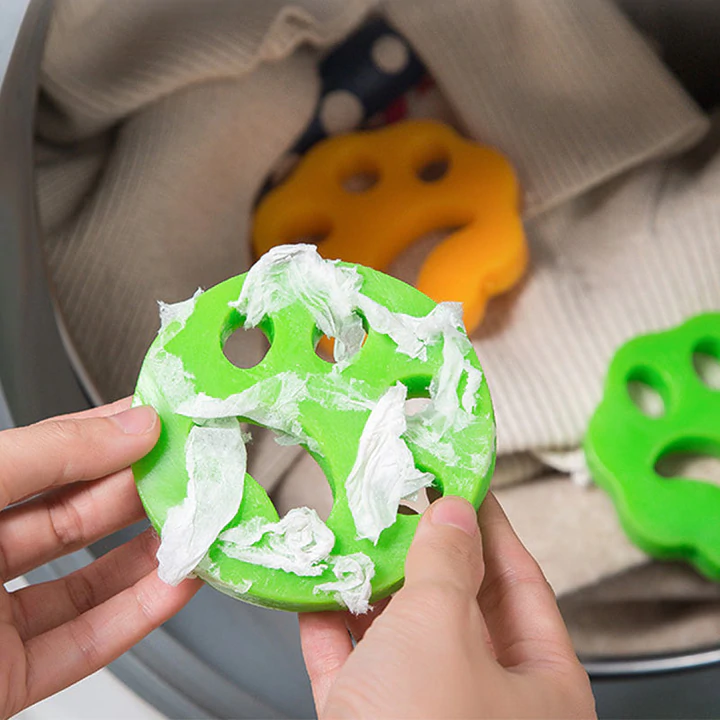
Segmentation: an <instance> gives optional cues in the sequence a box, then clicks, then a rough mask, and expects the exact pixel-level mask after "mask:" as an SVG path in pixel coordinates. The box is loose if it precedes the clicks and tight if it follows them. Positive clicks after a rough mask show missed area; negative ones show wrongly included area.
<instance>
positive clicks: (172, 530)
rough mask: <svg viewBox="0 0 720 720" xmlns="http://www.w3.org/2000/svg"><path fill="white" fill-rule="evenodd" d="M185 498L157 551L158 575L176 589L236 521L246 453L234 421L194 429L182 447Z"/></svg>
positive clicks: (170, 512) (174, 511)
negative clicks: (185, 480)
mask: <svg viewBox="0 0 720 720" xmlns="http://www.w3.org/2000/svg"><path fill="white" fill-rule="evenodd" d="M185 466H186V469H187V474H188V484H187V495H186V497H185V499H184V500H183V501H182V503H180V504H179V505H176V506H175V507H172V508H170V510H168V514H167V517H166V519H165V524H164V525H163V528H162V532H161V542H160V548H159V549H158V552H157V558H158V563H159V567H158V575H159V576H160V579H161V580H163V581H164V582H166V583H168V584H170V585H177V584H178V583H179V582H181V581H182V580H183V579H184V578H185V577H187V576H188V575H189V574H190V573H191V572H192V571H193V570H194V569H195V567H196V566H197V564H198V563H199V562H200V560H202V558H203V557H204V556H205V554H206V553H207V551H208V550H209V549H210V546H211V545H212V544H213V543H214V542H215V539H216V538H217V536H218V534H219V533H220V532H221V531H222V529H223V528H224V527H225V526H226V525H227V524H228V523H229V522H230V521H231V520H232V519H233V518H234V517H235V515H236V513H237V511H238V509H239V508H240V503H241V502H242V497H243V489H244V487H245V469H246V467H247V452H246V449H245V438H244V437H243V433H242V430H241V428H240V423H239V422H238V421H237V420H236V419H235V418H225V419H222V420H210V421H208V423H207V424H206V425H204V426H195V427H193V428H192V430H191V431H190V434H189V435H188V438H187V441H186V443H185Z"/></svg>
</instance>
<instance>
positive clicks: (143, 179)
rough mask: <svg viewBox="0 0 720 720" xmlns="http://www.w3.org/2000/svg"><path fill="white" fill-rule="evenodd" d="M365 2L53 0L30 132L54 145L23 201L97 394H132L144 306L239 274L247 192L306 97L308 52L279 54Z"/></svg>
mask: <svg viewBox="0 0 720 720" xmlns="http://www.w3.org/2000/svg"><path fill="white" fill-rule="evenodd" d="M370 4H371V2H369V1H367V0H352V2H345V3H342V4H338V3H334V2H331V1H330V0H328V1H325V2H323V1H322V0H316V1H315V2H311V1H308V2H307V3H305V4H304V6H300V5H294V6H286V5H285V3H283V2H279V1H278V0H275V1H274V2H268V1H263V2H259V3H238V2H235V1H234V0H211V1H210V2H204V3H201V4H198V3H197V2H195V0H186V1H183V0H181V1H180V2H177V1H176V0H162V1H158V2H152V3H146V2H144V1H142V0H128V1H127V2H126V1H125V0H124V1H123V2H119V3H116V2H104V1H103V0H68V1H67V2H63V3H59V4H58V5H57V7H56V11H55V14H54V17H53V21H52V24H51V28H50V34H49V39H48V45H47V51H46V56H45V61H44V63H43V89H44V91H45V92H46V93H47V96H48V99H47V101H46V102H45V103H44V104H43V106H42V107H41V112H40V114H39V116H38V123H37V126H38V129H37V136H38V138H39V140H40V144H41V147H43V146H48V145H49V144H50V143H52V144H53V145H54V146H56V145H58V144H60V149H59V150H55V151H54V152H53V153H52V155H53V157H48V156H49V155H50V153H49V152H46V153H44V154H43V155H42V156H41V157H40V162H39V165H38V195H39V202H40V210H41V216H42V219H43V222H44V224H45V226H46V233H45V247H46V252H47V259H48V265H49V269H50V273H51V276H52V279H53V284H54V290H55V293H56V298H57V302H58V305H59V309H60V313H61V315H62V318H63V320H64V323H65V327H66V330H67V332H68V335H69V337H70V339H71V342H72V343H73V344H74V346H75V349H76V351H77V354H78V356H79V357H80V358H81V360H82V362H83V364H84V365H85V368H86V371H87V375H88V377H89V380H90V383H91V384H92V386H93V387H94V389H95V390H96V393H95V394H96V395H97V396H98V397H99V398H114V397H119V396H121V395H125V394H128V393H130V392H132V389H133V387H134V383H135V379H136V377H137V373H138V370H139V367H140V362H141V360H142V357H143V355H144V352H145V349H146V348H147V346H148V344H149V343H150V341H151V340H152V338H153V335H154V334H155V332H156V330H157V327H158V320H157V309H156V305H155V301H156V300H158V299H163V300H165V301H168V302H174V301H177V300H182V299H184V298H186V297H188V296H189V295H191V294H192V293H193V291H194V290H195V288H197V287H198V286H199V285H200V286H204V287H207V286H210V285H213V284H216V283H218V282H220V281H221V280H224V279H225V278H227V277H228V276H231V275H234V274H237V273H239V272H242V271H243V270H245V269H246V268H247V266H248V262H249V257H250V256H249V251H248V247H247V242H246V239H247V232H248V224H249V221H250V213H251V208H252V202H253V198H254V196H255V193H256V192H257V189H258V188H259V187H260V186H261V184H262V182H263V181H264V179H265V177H266V174H267V171H268V169H269V168H270V167H271V166H272V165H273V163H274V162H275V161H276V160H277V158H278V157H279V156H280V155H281V154H282V152H283V151H284V150H285V149H286V148H288V147H289V146H290V145H291V143H292V142H293V140H294V139H295V137H296V136H297V135H298V134H299V133H300V131H301V130H302V129H303V127H304V125H305V124H306V123H307V122H308V120H309V119H310V117H311V114H312V112H313V109H314V106H315V100H316V96H317V92H318V81H317V77H316V69H315V67H316V59H317V56H316V54H315V53H314V52H313V51H311V50H309V49H302V50H299V51H298V52H296V53H295V54H294V55H293V56H292V57H291V58H290V59H289V60H283V58H285V57H286V56H288V55H290V54H291V53H292V52H293V50H295V49H296V48H297V47H299V46H300V45H301V44H303V43H304V42H313V43H314V44H316V45H319V46H325V45H327V44H329V43H332V42H333V41H335V40H337V39H338V38H339V37H341V36H342V35H343V34H345V33H346V32H347V31H348V30H349V29H350V28H351V27H352V26H353V25H354V24H355V23H356V22H357V21H358V20H359V19H360V17H362V15H363V14H364V13H365V11H366V10H367V8H368V7H369V6H370ZM90 188H92V190H91V192H89V193H88V190H89V189H90ZM73 211H74V214H73Z"/></svg>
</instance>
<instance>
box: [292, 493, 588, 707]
mask: <svg viewBox="0 0 720 720" xmlns="http://www.w3.org/2000/svg"><path fill="white" fill-rule="evenodd" d="M478 522H479V527H478ZM300 635H301V640H302V647H303V654H304V656H305V663H306V666H307V670H308V675H309V676H310V681H311V683H312V688H313V694H314V697H315V704H316V707H317V710H318V716H319V717H320V718H432V719H433V720H436V719H437V718H513V719H515V718H594V717H595V703H594V699H593V695H592V691H591V688H590V683H589V680H588V676H587V674H586V673H585V671H584V669H583V667H582V665H581V664H580V662H579V661H578V659H577V656H576V655H575V652H574V650H573V647H572V644H571V641H570V638H569V636H568V633H567V630H566V628H565V625H564V623H563V620H562V618H561V616H560V612H559V610H558V607H557V603H556V600H555V595H554V593H553V591H552V590H551V588H550V586H549V585H548V583H547V581H546V580H545V578H544V576H543V574H542V572H541V570H540V568H539V567H538V565H537V563H536V562H535V560H534V559H533V558H532V557H531V556H530V554H529V553H528V552H527V550H526V549H525V548H524V547H523V545H522V543H521V542H520V540H519V539H518V537H517V536H516V535H515V533H514V531H513V529H512V527H511V526H510V523H509V522H508V520H507V518H506V516H505V514H504V512H503V510H502V508H501V507H500V505H499V503H498V502H497V500H496V499H495V498H494V497H493V496H492V495H488V497H487V498H486V499H485V501H484V502H483V504H482V507H481V509H480V512H479V513H478V514H477V516H476V514H475V510H474V508H473V507H472V506H471V505H470V503H468V502H467V501H465V500H463V499H461V498H457V497H445V498H442V499H440V500H438V501H436V502H435V503H433V504H432V505H431V506H430V508H429V509H428V510H427V511H426V512H425V514H424V515H423V517H422V519H421V521H420V524H419V525H418V529H417V532H416V535H415V538H414V540H413V543H412V546H411V547H410V550H409V552H408V555H407V560H406V564H405V585H404V586H403V588H402V589H401V590H400V591H398V592H397V593H396V594H395V595H394V596H393V598H392V599H391V600H389V601H385V602H382V603H378V604H377V605H376V607H375V608H374V609H373V610H372V611H371V612H370V613H369V614H368V615H364V616H352V615H350V614H348V613H340V612H336V613H307V614H304V615H301V616H300ZM351 635H352V637H353V638H354V639H355V641H356V646H355V647H354V648H353V643H352V639H351Z"/></svg>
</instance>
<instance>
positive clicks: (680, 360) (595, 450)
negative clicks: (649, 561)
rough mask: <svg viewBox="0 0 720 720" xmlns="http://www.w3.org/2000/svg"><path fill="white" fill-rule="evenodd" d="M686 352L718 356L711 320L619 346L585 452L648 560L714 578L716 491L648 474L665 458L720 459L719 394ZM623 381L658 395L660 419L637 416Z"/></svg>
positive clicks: (719, 523)
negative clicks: (679, 562)
mask: <svg viewBox="0 0 720 720" xmlns="http://www.w3.org/2000/svg"><path fill="white" fill-rule="evenodd" d="M696 352H700V353H705V354H709V355H712V356H714V357H715V358H718V359H720V314H717V313H708V314H705V315H699V316H697V317H695V318H693V319H691V320H689V321H688V322H686V323H685V324H683V325H681V326H679V327H677V328H674V329H672V330H668V331H666V332H660V333H654V334H651V335H645V336H641V337H637V338H635V339H633V340H631V341H630V342H628V343H627V344H626V345H624V346H623V347H621V348H620V350H618V352H617V354H616V355H615V357H614V359H613V361H612V363H611V366H610V370H609V372H608V376H607V380H606V383H605V394H604V397H603V399H602V402H601V403H600V405H599V406H598V408H597V410H596V412H595V414H594V416H593V418H592V420H591V421H590V425H589V428H588V432H587V436H586V439H585V453H586V458H587V462H588V466H589V468H590V471H591V473H592V475H593V477H594V479H595V481H596V482H597V483H598V485H600V486H601V487H603V488H605V489H606V490H607V491H608V493H609V494H610V496H611V498H612V500H613V502H614V504H615V507H616V509H617V512H618V514H619V517H620V521H621V523H622V525H623V527H624V529H625V531H626V533H627V535H628V536H629V537H630V539H631V540H632V541H634V542H635V543H636V544H637V545H638V546H639V547H640V548H642V549H643V550H644V551H646V552H647V553H649V554H651V555H653V556H655V557H658V558H667V559H671V558H675V559H684V560H686V561H688V562H690V563H692V564H693V565H695V567H696V568H697V569H698V570H699V571H700V572H701V573H703V574H704V575H706V576H707V577H709V578H711V579H714V580H720V487H718V486H717V485H715V484H713V483H711V482H707V481H702V480H697V479H693V478H689V477H688V478H666V477H663V476H661V475H660V474H658V472H657V471H656V469H655V466H656V463H657V462H658V460H659V459H660V458H661V457H663V456H664V455H666V454H667V453H678V452H685V453H701V454H708V455H713V456H716V457H720V391H717V390H713V389H711V388H710V387H708V386H707V385H706V384H704V382H703V381H702V379H701V378H700V377H699V376H698V374H697V372H696V371H695V368H694V366H693V355H694V353H696ZM632 381H635V382H641V383H644V384H646V385H649V386H650V387H651V388H653V389H654V390H655V391H656V392H657V393H659V395H660V396H661V397H662V399H663V401H664V404H665V410H664V413H662V414H661V415H659V416H658V417H652V416H648V415H647V414H646V413H644V412H643V411H642V410H641V409H640V408H639V407H638V406H637V405H636V404H635V403H634V402H633V400H632V398H631V396H630V393H629V391H628V384H629V383H630V382H632Z"/></svg>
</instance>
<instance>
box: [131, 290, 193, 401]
mask: <svg viewBox="0 0 720 720" xmlns="http://www.w3.org/2000/svg"><path fill="white" fill-rule="evenodd" d="M202 292H203V291H202V290H201V289H200V288H198V289H197V290H196V291H195V294H194V295H193V296H192V297H191V298H188V299H187V300H183V301H182V302H178V303H173V304H168V303H164V302H158V307H159V309H160V330H158V336H157V339H156V341H155V343H154V344H153V346H152V347H151V349H150V351H149V352H148V356H147V358H146V360H145V366H144V369H143V373H142V376H141V378H140V383H139V385H138V389H137V392H136V399H135V404H136V405H139V404H143V403H144V404H149V405H152V406H154V407H159V406H160V405H161V402H162V400H163V399H164V400H165V402H167V403H168V404H169V405H170V407H171V408H172V409H173V410H175V408H176V407H177V406H178V405H179V404H180V403H182V402H183V401H184V400H186V399H187V398H189V397H192V396H193V395H194V394H195V378H194V376H193V375H192V374H191V373H189V372H187V371H186V370H185V368H184V367H183V363H182V360H181V359H180V358H179V357H177V356H176V355H172V354H170V353H169V352H168V351H167V350H166V349H165V345H167V343H168V342H170V340H172V339H173V338H174V337H175V336H176V335H177V334H178V333H179V332H180V331H181V330H182V329H183V328H184V327H185V324H186V323H187V321H188V319H189V318H190V316H191V315H192V314H193V312H194V310H195V304H196V303H197V299H198V298H199V297H200V295H202Z"/></svg>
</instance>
